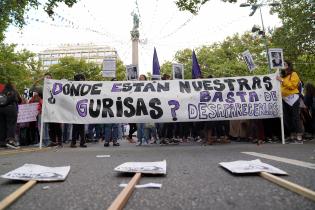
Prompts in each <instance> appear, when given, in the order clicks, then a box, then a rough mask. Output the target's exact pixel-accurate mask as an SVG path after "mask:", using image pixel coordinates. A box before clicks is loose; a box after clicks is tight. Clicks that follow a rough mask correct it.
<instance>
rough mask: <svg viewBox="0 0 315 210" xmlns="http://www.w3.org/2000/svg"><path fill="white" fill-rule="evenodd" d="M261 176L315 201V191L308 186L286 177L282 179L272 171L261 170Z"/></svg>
mask: <svg viewBox="0 0 315 210" xmlns="http://www.w3.org/2000/svg"><path fill="white" fill-rule="evenodd" d="M260 176H261V177H263V178H265V179H267V180H269V181H271V182H273V183H275V184H278V185H280V186H282V187H284V188H287V189H289V190H291V191H293V192H295V193H297V194H300V195H302V196H305V197H307V198H309V199H311V200H313V201H315V192H314V191H312V190H310V189H308V188H305V187H302V186H300V185H298V184H295V183H293V182H289V181H287V180H285V179H281V178H279V177H277V176H274V175H272V174H270V173H267V172H260Z"/></svg>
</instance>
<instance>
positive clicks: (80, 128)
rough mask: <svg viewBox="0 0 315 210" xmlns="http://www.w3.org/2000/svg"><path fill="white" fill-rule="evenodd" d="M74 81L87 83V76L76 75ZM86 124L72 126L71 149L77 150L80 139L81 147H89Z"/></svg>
mask: <svg viewBox="0 0 315 210" xmlns="http://www.w3.org/2000/svg"><path fill="white" fill-rule="evenodd" d="M74 81H85V76H84V75H83V74H76V75H74ZM84 126H85V125H84V124H73V125H72V140H71V144H70V147H71V148H76V147H77V146H76V142H77V140H79V138H80V147H83V148H85V147H87V146H86V144H85V129H84Z"/></svg>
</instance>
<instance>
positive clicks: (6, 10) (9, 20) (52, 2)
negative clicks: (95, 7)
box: [0, 0, 79, 42]
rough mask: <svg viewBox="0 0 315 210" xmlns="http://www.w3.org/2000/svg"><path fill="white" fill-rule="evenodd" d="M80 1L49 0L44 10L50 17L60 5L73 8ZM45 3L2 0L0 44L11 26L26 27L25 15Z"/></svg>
mask: <svg viewBox="0 0 315 210" xmlns="http://www.w3.org/2000/svg"><path fill="white" fill-rule="evenodd" d="M78 1H79V0H48V1H46V3H45V5H44V10H45V11H46V13H47V14H48V15H49V16H52V15H53V14H54V8H55V7H57V6H58V4H59V3H64V4H66V5H67V6H68V7H71V6H73V5H74V4H75V3H77V2H78ZM41 2H43V1H40V0H1V1H0V42H2V41H3V40H4V38H5V37H4V32H5V30H6V29H7V28H8V26H9V25H10V24H14V25H16V26H18V27H23V25H25V21H24V14H25V13H26V12H27V11H28V10H29V9H31V8H34V9H38V6H40V5H41V4H42V3H41Z"/></svg>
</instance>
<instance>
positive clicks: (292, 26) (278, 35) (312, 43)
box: [272, 0, 315, 60]
mask: <svg viewBox="0 0 315 210" xmlns="http://www.w3.org/2000/svg"><path fill="white" fill-rule="evenodd" d="M273 11H274V12H277V13H278V16H279V18H280V19H281V20H282V26H281V27H279V28H277V29H276V30H275V32H274V33H273V36H272V42H273V44H274V46H278V47H281V48H283V50H284V53H285V55H286V57H287V58H288V59H291V60H295V59H297V58H298V57H299V56H301V55H314V54H315V30H314V27H315V3H314V1H309V0H304V1H292V0H281V7H276V8H274V9H273Z"/></svg>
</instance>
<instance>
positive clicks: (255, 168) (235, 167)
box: [219, 159, 287, 175]
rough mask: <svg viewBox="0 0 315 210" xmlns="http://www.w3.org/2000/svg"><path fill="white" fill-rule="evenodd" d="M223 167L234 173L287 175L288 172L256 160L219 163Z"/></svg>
mask: <svg viewBox="0 0 315 210" xmlns="http://www.w3.org/2000/svg"><path fill="white" fill-rule="evenodd" d="M219 165H221V166H222V167H224V168H226V169H228V170H229V171H231V172H232V173H240V174H244V173H258V172H268V173H271V174H281V175H287V172H285V171H282V170H280V169H278V168H276V167H274V166H272V165H269V164H266V163H263V162H261V161H260V160H259V159H256V160H250V161H245V160H238V161H234V162H221V163H219Z"/></svg>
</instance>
